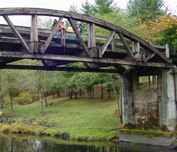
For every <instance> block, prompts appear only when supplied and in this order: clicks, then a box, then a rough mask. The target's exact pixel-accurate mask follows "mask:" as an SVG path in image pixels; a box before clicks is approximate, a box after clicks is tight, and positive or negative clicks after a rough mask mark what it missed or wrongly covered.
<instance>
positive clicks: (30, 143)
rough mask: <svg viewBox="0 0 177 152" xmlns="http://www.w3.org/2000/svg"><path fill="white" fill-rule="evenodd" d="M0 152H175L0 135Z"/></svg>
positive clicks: (146, 147)
mask: <svg viewBox="0 0 177 152" xmlns="http://www.w3.org/2000/svg"><path fill="white" fill-rule="evenodd" d="M0 152H175V150H169V149H168V148H165V147H151V146H147V145H146V146H145V145H134V144H110V143H89V142H87V143H71V142H67V141H64V142H63V141H60V140H58V141H57V140H52V141H51V140H49V139H37V138H35V137H30V138H29V137H25V138H24V136H23V137H16V136H15V137H14V136H13V137H12V136H4V135H3V136H2V135H0Z"/></svg>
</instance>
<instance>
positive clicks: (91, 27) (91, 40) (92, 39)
mask: <svg viewBox="0 0 177 152" xmlns="http://www.w3.org/2000/svg"><path fill="white" fill-rule="evenodd" d="M90 47H96V36H95V24H93V23H90V24H88V48H90Z"/></svg>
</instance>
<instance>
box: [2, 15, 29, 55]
mask: <svg viewBox="0 0 177 152" xmlns="http://www.w3.org/2000/svg"><path fill="white" fill-rule="evenodd" d="M3 17H4V19H5V20H6V22H7V23H8V25H9V26H10V28H11V29H12V30H13V32H14V34H15V35H16V36H17V38H18V39H19V40H20V42H21V44H22V46H23V47H24V48H25V49H26V50H27V51H28V52H30V49H29V47H28V45H27V44H26V42H25V40H24V39H23V37H22V36H21V34H20V33H19V32H18V30H17V29H16V28H15V26H14V25H13V23H12V21H11V20H10V18H9V17H8V16H7V15H4V16H3Z"/></svg>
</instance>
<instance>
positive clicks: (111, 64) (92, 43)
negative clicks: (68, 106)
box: [0, 8, 171, 73]
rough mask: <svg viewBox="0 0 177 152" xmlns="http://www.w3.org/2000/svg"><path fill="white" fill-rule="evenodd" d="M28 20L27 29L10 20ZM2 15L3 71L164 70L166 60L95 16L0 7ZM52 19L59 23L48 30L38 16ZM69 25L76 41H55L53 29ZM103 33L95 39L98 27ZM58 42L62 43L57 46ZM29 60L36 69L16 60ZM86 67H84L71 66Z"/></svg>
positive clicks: (0, 56) (0, 57)
mask: <svg viewBox="0 0 177 152" xmlns="http://www.w3.org/2000/svg"><path fill="white" fill-rule="evenodd" d="M26 15H27V16H31V27H22V26H15V25H14V24H13V23H12V21H11V19H10V16H26ZM0 16H2V17H3V18H4V20H5V21H6V22H7V25H2V24H1V25H0V67H1V68H2V69H36V70H61V71H63V70H65V71H85V72H87V71H89V72H92V71H93V72H119V73H123V72H125V71H126V70H127V69H138V70H140V71H143V72H144V71H146V72H148V71H150V70H151V69H154V68H168V67H169V66H170V65H171V63H170V61H169V60H168V59H167V58H166V57H165V56H164V55H163V54H162V53H160V52H159V51H158V50H157V49H156V48H155V47H153V46H152V45H150V44H148V43H147V42H145V41H144V40H142V39H140V38H139V37H138V36H136V35H134V34H132V33H130V32H128V31H126V30H124V29H123V28H121V27H118V26H116V25H113V24H111V23H108V22H105V21H103V20H100V19H96V18H93V17H89V16H85V15H81V14H77V13H72V12H65V11H58V10H49V9H38V8H3V9H2V8H1V9H0ZM39 16H48V17H56V18H57V23H56V24H55V25H54V26H53V27H52V28H51V29H50V30H44V29H40V28H39V25H38V24H39V23H38V17H39ZM63 20H64V21H68V23H69V24H70V26H71V27H72V29H73V31H74V32H73V33H72V34H71V33H70V34H68V35H70V36H71V35H74V36H75V38H74V39H70V38H67V36H66V35H67V33H66V34H65V35H64V39H65V42H64V44H61V39H62V38H61V37H60V38H58V39H57V38H55V37H54V35H56V33H57V32H58V31H57V27H58V25H59V24H61V22H62V21H63ZM78 21H79V22H81V23H82V24H84V26H85V27H87V30H88V31H84V33H86V32H87V34H86V35H83V34H81V33H80V32H79V30H78V28H77V22H78ZM98 28H102V29H103V30H106V31H107V33H108V36H106V37H104V38H103V37H100V36H99V37H98V36H97V34H96V33H97V31H96V30H97V29H98ZM59 41H60V42H59ZM23 59H32V60H39V61H41V64H40V65H23V64H22V65H21V64H16V61H18V60H23ZM74 62H81V63H84V64H83V65H84V67H83V68H77V67H73V66H70V65H71V64H70V63H74Z"/></svg>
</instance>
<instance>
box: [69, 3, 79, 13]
mask: <svg viewBox="0 0 177 152" xmlns="http://www.w3.org/2000/svg"><path fill="white" fill-rule="evenodd" d="M69 11H70V12H74V13H78V8H77V6H76V5H71V6H70V8H69Z"/></svg>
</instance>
